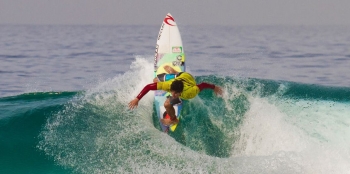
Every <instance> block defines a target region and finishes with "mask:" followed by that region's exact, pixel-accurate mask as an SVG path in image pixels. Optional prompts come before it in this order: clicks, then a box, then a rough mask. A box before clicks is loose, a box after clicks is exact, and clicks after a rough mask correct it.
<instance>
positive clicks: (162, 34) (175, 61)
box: [154, 13, 185, 132]
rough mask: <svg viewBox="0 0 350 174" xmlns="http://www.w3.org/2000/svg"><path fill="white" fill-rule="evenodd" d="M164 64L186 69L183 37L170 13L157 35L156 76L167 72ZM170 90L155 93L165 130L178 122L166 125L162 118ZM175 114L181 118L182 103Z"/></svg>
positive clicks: (181, 70) (173, 126)
mask: <svg viewBox="0 0 350 174" xmlns="http://www.w3.org/2000/svg"><path fill="white" fill-rule="evenodd" d="M164 66H170V67H172V68H173V69H174V70H176V71H178V72H184V71H185V54H184V50H183V46H182V39H181V35H180V31H179V29H178V27H177V24H176V22H175V20H174V18H173V16H171V14H170V13H168V14H167V15H166V16H165V18H164V20H163V23H162V25H161V27H160V30H159V34H158V37H157V44H156V49H155V55H154V77H157V75H159V74H162V73H167V72H166V70H165V69H164ZM169 95H171V94H170V93H169V92H166V91H163V90H157V91H155V93H154V100H155V102H154V104H155V107H156V110H157V115H158V119H159V123H160V126H161V128H162V130H163V131H164V132H168V131H169V130H170V131H175V129H176V127H177V124H174V125H170V126H165V125H163V124H162V123H161V122H160V120H161V119H163V114H164V112H165V108H164V102H165V100H166V98H167V96H169ZM174 109H175V114H176V117H177V118H178V119H180V115H181V109H182V104H179V105H175V106H174Z"/></svg>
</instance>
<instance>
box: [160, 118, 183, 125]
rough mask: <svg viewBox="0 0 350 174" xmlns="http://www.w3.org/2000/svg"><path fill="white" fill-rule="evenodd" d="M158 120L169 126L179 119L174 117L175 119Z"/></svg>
mask: <svg viewBox="0 0 350 174" xmlns="http://www.w3.org/2000/svg"><path fill="white" fill-rule="evenodd" d="M160 122H162V124H163V125H165V126H170V125H172V124H177V123H179V120H178V119H176V120H170V119H160Z"/></svg>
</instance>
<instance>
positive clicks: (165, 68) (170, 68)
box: [164, 65, 178, 74]
mask: <svg viewBox="0 0 350 174" xmlns="http://www.w3.org/2000/svg"><path fill="white" fill-rule="evenodd" d="M164 70H165V71H166V72H167V73H169V74H177V73H178V72H177V71H176V70H174V68H172V67H171V66H169V65H165V66H164Z"/></svg>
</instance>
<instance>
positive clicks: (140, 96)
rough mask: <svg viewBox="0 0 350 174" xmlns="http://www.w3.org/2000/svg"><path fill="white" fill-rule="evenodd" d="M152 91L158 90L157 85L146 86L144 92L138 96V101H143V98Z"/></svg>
mask: <svg viewBox="0 0 350 174" xmlns="http://www.w3.org/2000/svg"><path fill="white" fill-rule="evenodd" d="M150 90H157V83H150V84H148V85H146V86H145V87H144V88H143V89H142V91H141V92H140V93H139V95H137V97H136V98H137V99H139V100H141V98H142V97H143V96H145V95H146V94H147V93H148V91H150Z"/></svg>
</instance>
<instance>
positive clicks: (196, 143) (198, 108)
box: [0, 26, 350, 173]
mask: <svg viewBox="0 0 350 174" xmlns="http://www.w3.org/2000/svg"><path fill="white" fill-rule="evenodd" d="M0 28H1V31H2V32H1V33H2V34H3V36H7V37H5V38H11V37H10V34H9V33H11V32H13V31H16V32H17V33H18V34H17V36H16V35H12V37H13V38H15V41H12V40H11V41H10V40H6V39H4V37H1V38H2V40H1V44H2V46H5V47H3V48H6V49H4V50H0V51H1V54H0V58H1V59H0V61H1V65H0V67H1V68H2V70H1V71H0V75H1V81H0V83H1V85H2V87H1V88H0V91H1V97H0V113H1V114H0V141H1V143H0V173H161V172H167V173H348V171H350V168H349V166H350V165H349V164H350V158H349V156H350V151H349V150H350V148H349V147H350V138H349V137H350V115H349V113H350V107H349V104H350V98H349V96H350V87H349V85H348V84H349V81H347V79H348V78H347V77H348V74H349V73H343V72H347V71H348V70H347V69H345V68H346V66H347V65H348V63H349V55H350V53H349V49H348V48H350V47H348V45H347V44H346V43H347V40H348V39H349V38H350V37H349V35H344V36H345V37H343V38H342V39H339V37H338V35H336V34H335V35H334V37H332V36H333V35H332V33H348V32H346V31H347V30H343V28H340V29H335V30H330V29H329V28H327V27H326V28H325V29H320V30H314V28H306V29H305V28H300V27H296V28H294V29H293V28H292V29H290V30H285V31H284V30H278V29H279V27H277V28H274V27H272V28H271V27H262V28H259V27H258V28H254V27H252V28H250V27H247V28H244V27H243V28H240V27H238V28H232V29H230V28H225V27H221V28H220V27H219V28H215V30H214V28H211V29H203V30H199V31H200V32H198V33H196V34H194V37H193V38H192V39H191V40H190V41H189V40H188V39H187V38H188V37H187V36H188V35H190V34H189V33H192V30H193V31H196V30H195V29H198V28H195V27H194V28H191V27H189V29H186V28H185V27H184V28H180V30H181V29H183V30H184V31H183V32H182V33H183V35H184V36H185V37H184V38H183V40H184V42H186V40H187V42H186V44H187V45H186V47H185V48H187V50H185V52H186V51H187V52H189V53H188V54H187V57H188V60H189V61H188V64H187V66H188V67H187V68H188V70H189V71H190V72H191V73H192V74H194V75H195V76H196V81H197V82H198V83H200V82H203V81H205V82H209V83H214V84H217V85H220V86H222V87H223V88H224V90H225V95H224V96H223V97H222V98H219V97H216V96H215V94H213V92H212V91H210V90H205V91H203V92H201V93H200V94H199V96H197V97H196V98H194V99H192V100H189V101H185V102H184V108H183V117H182V119H181V121H180V124H179V127H178V129H177V131H176V132H174V133H170V134H169V135H168V134H165V133H163V132H161V131H160V127H159V123H158V120H157V116H156V115H155V108H154V106H153V95H152V92H150V93H149V94H147V95H146V96H145V97H144V98H143V99H142V100H141V101H140V103H139V107H138V108H137V109H136V110H133V111H130V110H128V109H127V103H128V102H129V101H130V100H132V99H133V98H134V97H135V96H136V95H137V94H138V93H139V91H140V90H141V89H142V88H143V87H144V85H146V84H148V83H149V82H151V81H152V75H153V74H152V70H153V62H152V60H153V58H152V54H153V45H154V42H155V39H154V38H156V35H157V32H158V26H157V27H143V28H142V27H141V28H142V31H148V32H150V33H151V31H153V30H156V31H155V32H154V33H153V35H155V36H154V37H153V36H150V37H148V35H149V34H147V32H146V33H142V34H139V36H140V37H133V36H132V32H131V33H129V32H130V31H129V30H127V29H128V28H129V27H119V28H118V27H117V28H114V27H101V28H100V27H96V26H86V27H82V26H73V27H68V26H65V27H62V26H61V27H57V26H56V27H55V26H51V27H47V26H45V27H38V26H36V27H33V26H32V27H28V26H27V27H23V26H18V27H16V26H11V27H9V26H5V27H4V26H2V27H0ZM4 28H5V29H7V30H5V29H4ZM9 28H10V29H11V28H12V29H11V30H10V29H9ZM154 28H155V29H154ZM282 28H283V27H282ZM331 28H332V27H331ZM14 29H16V30H14ZM243 29H244V30H243ZM114 30H116V31H114ZM217 30H219V31H222V32H223V33H222V34H223V35H225V36H227V37H226V40H225V39H224V38H221V41H217V42H215V40H218V38H217V36H218V35H216V34H214V32H212V31H217ZM5 31H6V32H7V34H6V32H5ZM30 31H32V33H31V32H30ZM35 31H36V32H35ZM38 31H41V32H38ZM140 31H141V30H140ZM233 31H235V32H233ZM253 31H254V32H253ZM270 31H276V32H274V34H275V35H276V36H275V37H274V38H275V39H276V40H274V39H273V38H269V37H267V36H272V34H271V33H270ZM277 31H278V32H277ZM297 31H305V32H302V33H301V34H299V35H298V34H296V35H293V37H292V36H290V37H285V38H284V37H283V36H288V34H290V33H298V32H297ZM56 32H57V33H58V34H57V35H55V34H54V33H56ZM123 32H124V35H120V34H118V33H123ZM4 33H5V34H4ZM65 33H66V34H65ZM230 33H232V36H231V35H230ZM245 33H250V34H251V35H246V34H245ZM281 33H282V34H281ZM308 33H309V34H310V35H314V37H316V38H312V39H310V40H307V39H305V37H304V36H308ZM320 33H322V34H325V35H320ZM327 33H328V34H327ZM40 34H41V35H42V38H39V37H36V36H37V35H40ZM56 36H61V37H56ZM73 36H75V37H73ZM236 36H237V37H238V36H239V37H238V38H239V39H234V38H236ZM323 36H327V37H326V38H333V39H326V38H324V37H323ZM68 38H69V39H68ZM108 38H109V39H108ZM267 38H269V39H270V40H269V42H268V43H269V44H268V45H266V42H265V39H267ZM280 38H284V40H280ZM102 39H103V40H105V41H106V42H102V41H101V40H102ZM123 39H125V40H123ZM203 39H204V40H212V42H211V43H206V42H204V40H203ZM250 39H253V40H250ZM303 39H305V42H304V43H303V44H301V45H297V44H296V43H297V42H298V41H300V40H303ZM130 40H133V41H130ZM249 40H250V41H249ZM335 40H338V41H339V42H338V43H340V44H334V43H335ZM109 41H110V42H109ZM119 41H120V42H119ZM122 41H123V42H122ZM258 41H261V42H258ZM270 41H271V42H270ZM272 41H276V42H277V41H279V42H280V45H278V44H276V42H272ZM316 41H319V42H316ZM333 42H334V43H333ZM28 43H30V44H28ZM133 43H134V44H133ZM60 44H61V45H60ZM89 44H91V45H89ZM203 44H204V45H203ZM230 44H231V45H233V46H235V47H230V46H227V45H230ZM26 45H27V46H26ZM110 45H114V46H110ZM115 45H117V46H115ZM302 45H304V46H302ZM308 45H309V46H308ZM108 46H110V47H108ZM133 46H134V47H138V48H141V51H140V50H139V49H136V48H133ZM324 47H329V48H330V49H329V50H331V51H328V52H327V51H326V50H324V49H323V48H324ZM54 48H56V49H54ZM194 48H195V50H197V51H193V50H192V51H191V49H194ZM202 48H204V49H202ZM231 48H232V49H231ZM287 48H288V49H287ZM149 49H150V50H151V51H149V52H150V53H149V54H148V52H147V53H145V54H141V52H146V50H149ZM274 49H277V50H278V53H277V52H276V51H273V50H274ZM269 50H270V51H269ZM318 50H319V51H318ZM215 51H216V54H214V53H213V52H215ZM314 52H318V53H319V54H318V55H316V54H313V53H314ZM84 53H85V54H84ZM236 53H237V54H236ZM294 53H295V54H294ZM215 55H217V56H216V57H215ZM190 57H200V58H203V61H201V62H200V64H199V65H198V64H194V62H193V59H192V61H191V58H190ZM213 57H214V58H215V60H217V61H213V62H210V61H211V60H213V59H212V58H213ZM244 57H246V59H243V58H244ZM124 58H127V59H124ZM83 60H84V61H85V62H84V61H83ZM249 60H250V61H251V63H250V65H249V64H248V62H249ZM259 62H260V63H259ZM261 62H262V63H261ZM276 62H280V63H279V64H277V63H276ZM303 62H304V64H305V65H304V66H299V64H303ZM309 64H314V66H311V65H309ZM248 65H249V67H250V68H249V67H248ZM279 65H280V66H279ZM336 67H338V68H336ZM336 74H341V75H340V76H336ZM318 77H320V78H318ZM322 77H324V78H322Z"/></svg>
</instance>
